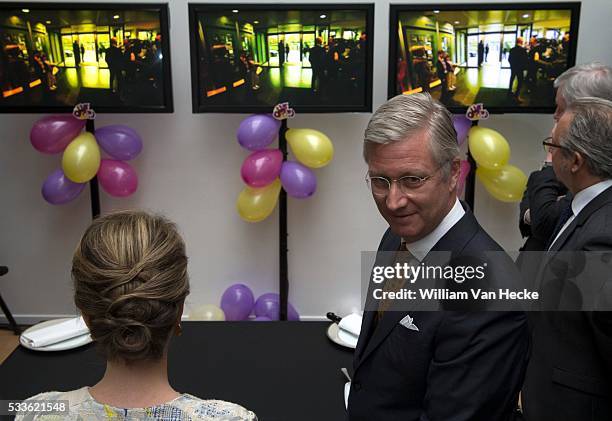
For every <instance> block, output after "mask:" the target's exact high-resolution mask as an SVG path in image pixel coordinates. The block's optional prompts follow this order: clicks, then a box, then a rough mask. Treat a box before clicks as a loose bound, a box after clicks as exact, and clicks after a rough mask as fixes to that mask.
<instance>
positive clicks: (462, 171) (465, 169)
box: [457, 160, 471, 195]
mask: <svg viewBox="0 0 612 421" xmlns="http://www.w3.org/2000/svg"><path fill="white" fill-rule="evenodd" d="M470 169H471V166H470V163H469V162H468V161H465V160H462V161H461V167H460V168H459V180H457V194H458V195H460V194H461V193H463V189H464V188H465V179H466V178H467V176H468V174H469V173H470Z"/></svg>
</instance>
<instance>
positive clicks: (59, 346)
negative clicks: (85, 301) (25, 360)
mask: <svg viewBox="0 0 612 421" xmlns="http://www.w3.org/2000/svg"><path fill="white" fill-rule="evenodd" d="M71 319H74V317H66V318H64V319H54V320H47V321H46V322H42V323H39V324H37V325H34V326H32V327H29V328H28V329H26V330H25V331H24V332H23V333H26V332H34V331H36V330H38V329H40V328H43V327H47V326H53V325H56V324H58V323H61V322H64V321H66V320H71ZM23 333H22V335H23ZM92 341H93V340H92V339H91V336H90V335H89V333H87V334H85V335H81V336H76V337H74V338H70V339H68V340H65V341H62V342H57V343H54V344H51V345H47V346H41V347H38V348H32V347H31V346H30V345H28V343H27V341H25V340H23V336H20V337H19V343H21V346H23V347H25V348H28V349H31V350H33V351H47V352H48V351H65V350H67V349H73V348H78V347H80V346H83V345H87V344H88V343H90V342H92Z"/></svg>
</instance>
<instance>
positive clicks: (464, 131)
mask: <svg viewBox="0 0 612 421" xmlns="http://www.w3.org/2000/svg"><path fill="white" fill-rule="evenodd" d="M453 126H455V130H456V131H457V143H458V144H459V146H461V145H463V142H465V139H467V135H468V132H469V131H470V128H471V127H472V122H471V121H470V120H469V119H468V118H467V117H466V116H465V115H463V114H458V115H454V116H453Z"/></svg>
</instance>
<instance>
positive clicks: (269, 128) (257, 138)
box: [237, 114, 281, 151]
mask: <svg viewBox="0 0 612 421" xmlns="http://www.w3.org/2000/svg"><path fill="white" fill-rule="evenodd" d="M280 126H281V122H280V121H279V120H276V119H275V118H274V117H272V116H270V115H268V114H255V115H252V116H250V117H247V118H245V119H244V120H242V123H240V126H239V127H238V133H237V136H238V143H240V146H242V147H243V148H246V149H248V150H250V151H257V150H260V149H265V148H266V146H268V145H269V144H270V143H272V142H273V141H274V139H275V138H276V136H278V131H279V130H280Z"/></svg>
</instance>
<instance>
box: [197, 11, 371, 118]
mask: <svg viewBox="0 0 612 421" xmlns="http://www.w3.org/2000/svg"><path fill="white" fill-rule="evenodd" d="M373 18H374V5H373V4H190V5H189V22H190V32H191V34H190V35H191V76H192V92H193V112H195V113H201V112H224V113H248V112H271V111H272V108H273V107H274V105H276V104H278V103H281V102H289V104H290V106H291V107H292V108H294V109H295V110H296V111H297V112H307V113H334V112H360V111H361V112H369V111H371V110H372V47H371V46H372V33H373V31H372V29H373Z"/></svg>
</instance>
